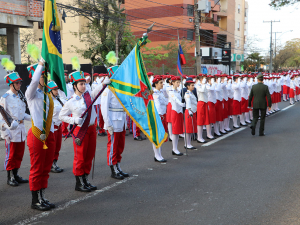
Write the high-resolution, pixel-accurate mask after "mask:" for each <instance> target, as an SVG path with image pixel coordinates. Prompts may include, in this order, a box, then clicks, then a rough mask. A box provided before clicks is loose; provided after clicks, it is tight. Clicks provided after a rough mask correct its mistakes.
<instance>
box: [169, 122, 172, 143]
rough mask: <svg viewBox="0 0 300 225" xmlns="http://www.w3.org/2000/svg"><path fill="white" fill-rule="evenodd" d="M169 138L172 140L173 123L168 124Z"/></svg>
mask: <svg viewBox="0 0 300 225" xmlns="http://www.w3.org/2000/svg"><path fill="white" fill-rule="evenodd" d="M168 130H169V138H170V139H171V140H172V123H168Z"/></svg>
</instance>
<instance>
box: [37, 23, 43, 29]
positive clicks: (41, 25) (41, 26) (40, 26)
mask: <svg viewBox="0 0 300 225" xmlns="http://www.w3.org/2000/svg"><path fill="white" fill-rule="evenodd" d="M38 28H39V29H41V30H42V29H43V28H44V22H38Z"/></svg>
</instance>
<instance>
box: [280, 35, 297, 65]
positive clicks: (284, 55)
mask: <svg viewBox="0 0 300 225" xmlns="http://www.w3.org/2000/svg"><path fill="white" fill-rule="evenodd" d="M299 55H300V38H295V39H292V40H290V41H287V42H286V43H285V46H284V47H281V49H280V50H279V52H278V54H277V55H276V61H277V63H278V67H280V66H281V67H299V66H300V64H299V63H298V61H299Z"/></svg>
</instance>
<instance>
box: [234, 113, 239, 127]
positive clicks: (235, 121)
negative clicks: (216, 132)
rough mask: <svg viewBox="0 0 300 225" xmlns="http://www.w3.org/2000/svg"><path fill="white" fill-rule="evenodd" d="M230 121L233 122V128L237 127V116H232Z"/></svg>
mask: <svg viewBox="0 0 300 225" xmlns="http://www.w3.org/2000/svg"><path fill="white" fill-rule="evenodd" d="M232 120H233V126H235V127H239V126H238V124H237V120H238V119H237V115H233V116H232Z"/></svg>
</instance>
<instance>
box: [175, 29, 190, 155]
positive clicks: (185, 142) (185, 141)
mask: <svg viewBox="0 0 300 225" xmlns="http://www.w3.org/2000/svg"><path fill="white" fill-rule="evenodd" d="M177 36H178V49H179V45H180V41H179V31H178V29H177ZM178 54H179V52H178ZM177 74H179V76H180V80H181V99H183V98H184V96H183V79H182V75H181V74H180V73H178V70H177ZM183 126H184V147H185V155H186V156H188V152H187V140H186V124H185V110H184V111H183Z"/></svg>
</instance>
